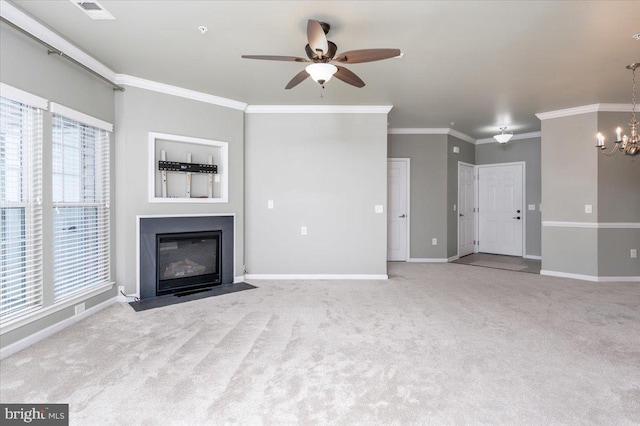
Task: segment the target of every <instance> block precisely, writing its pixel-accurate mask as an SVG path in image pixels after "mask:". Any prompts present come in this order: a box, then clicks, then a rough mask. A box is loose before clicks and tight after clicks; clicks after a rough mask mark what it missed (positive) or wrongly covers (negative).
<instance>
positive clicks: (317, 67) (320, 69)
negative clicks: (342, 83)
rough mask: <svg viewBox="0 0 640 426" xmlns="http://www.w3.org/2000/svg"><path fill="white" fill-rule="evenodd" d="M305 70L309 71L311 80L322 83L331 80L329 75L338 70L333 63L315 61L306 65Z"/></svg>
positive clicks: (331, 75)
mask: <svg viewBox="0 0 640 426" xmlns="http://www.w3.org/2000/svg"><path fill="white" fill-rule="evenodd" d="M305 70H306V71H307V72H308V73H309V75H310V76H311V78H312V79H313V81H315V82H317V83H320V84H324V83H326V82H327V81H329V80H331V77H333V75H334V74H335V73H336V72H338V67H336V66H335V65H333V64H327V63H316V64H311V65H308V66H307V67H306V68H305Z"/></svg>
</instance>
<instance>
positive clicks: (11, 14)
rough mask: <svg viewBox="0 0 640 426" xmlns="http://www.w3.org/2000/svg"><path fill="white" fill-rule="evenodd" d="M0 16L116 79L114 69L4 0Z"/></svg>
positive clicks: (84, 63)
mask: <svg viewBox="0 0 640 426" xmlns="http://www.w3.org/2000/svg"><path fill="white" fill-rule="evenodd" d="M0 16H2V17H3V18H4V19H6V20H7V21H9V22H11V23H12V24H14V25H16V26H18V27H20V28H22V29H23V30H24V31H26V32H28V33H30V34H32V35H34V36H35V37H37V38H39V39H40V40H42V41H44V42H45V43H47V44H49V45H50V46H51V47H53V48H55V49H58V50H59V51H60V52H62V53H64V54H65V55H66V56H68V57H70V58H72V59H74V60H76V61H78V62H79V63H81V64H82V65H84V66H86V67H87V68H89V69H91V70H93V71H95V72H96V73H98V74H100V75H101V76H103V77H105V78H106V79H108V80H111V81H114V80H115V79H116V73H115V71H113V70H112V69H110V68H109V67H107V66H106V65H104V64H103V63H102V62H100V61H98V60H97V59H95V58H94V57H92V56H90V55H89V54H87V53H86V52H84V51H82V50H80V49H79V48H78V47H77V46H75V45H73V44H71V43H70V42H69V41H68V40H66V39H64V38H62V37H60V36H59V35H58V34H56V33H54V32H53V31H51V30H50V29H49V28H47V27H45V26H44V25H42V24H41V23H40V22H38V21H36V20H35V19H33V18H32V17H30V16H29V15H27V14H26V13H24V12H23V11H22V10H20V9H18V8H17V7H16V6H14V5H13V4H11V3H9V2H8V1H6V0H0Z"/></svg>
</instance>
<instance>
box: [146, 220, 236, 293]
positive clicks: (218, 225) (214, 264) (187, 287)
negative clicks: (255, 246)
mask: <svg viewBox="0 0 640 426" xmlns="http://www.w3.org/2000/svg"><path fill="white" fill-rule="evenodd" d="M137 220H138V262H139V263H138V291H139V293H138V294H139V295H140V299H143V300H144V299H150V298H153V297H157V296H166V295H172V294H175V295H180V294H181V293H183V292H185V293H188V292H191V291H198V290H199V289H201V288H205V289H206V287H211V286H213V285H216V284H222V285H223V286H224V285H226V284H232V283H233V281H234V271H235V269H236V268H235V261H234V258H235V256H234V246H235V244H234V241H235V237H234V235H235V217H234V215H233V214H228V215H217V214H216V215H198V216H190V215H189V216H187V215H178V216H138V218H137ZM181 252H182V253H181ZM212 253H215V258H214V257H213V254H212ZM201 254H206V255H207V257H205V258H201V257H200V255H201ZM167 268H168V269H167ZM203 268H204V269H203ZM171 271H173V276H171ZM165 272H167V273H168V274H169V275H165Z"/></svg>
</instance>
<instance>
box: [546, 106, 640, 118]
mask: <svg viewBox="0 0 640 426" xmlns="http://www.w3.org/2000/svg"><path fill="white" fill-rule="evenodd" d="M631 108H632V105H631V104H591V105H584V106H579V107H574V108H566V109H559V110H557V111H548V112H540V113H538V114H536V117H538V119H540V120H549V119H551V118H561V117H570V116H572V115H580V114H587V113H590V112H631ZM639 111H640V106H639V105H636V112H639Z"/></svg>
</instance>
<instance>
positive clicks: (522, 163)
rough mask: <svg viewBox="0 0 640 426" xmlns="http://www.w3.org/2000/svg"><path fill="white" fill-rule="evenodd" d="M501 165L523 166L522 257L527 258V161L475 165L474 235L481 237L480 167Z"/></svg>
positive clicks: (478, 248) (477, 250) (477, 238)
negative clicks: (479, 207)
mask: <svg viewBox="0 0 640 426" xmlns="http://www.w3.org/2000/svg"><path fill="white" fill-rule="evenodd" d="M500 166H522V257H523V258H525V257H526V255H527V209H528V205H527V162H526V161H513V162H509V163H491V164H479V165H476V166H475V167H474V169H475V170H474V173H475V185H476V187H475V191H476V194H475V195H476V200H475V208H476V214H475V230H474V237H475V239H476V241H478V240H479V239H480V234H479V232H480V214H482V212H481V211H479V209H478V206H479V205H480V181H479V180H478V175H479V174H480V168H488V167H500ZM474 250H475V251H474V253H478V252H480V244H479V243H478V244H477V248H474Z"/></svg>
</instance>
